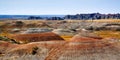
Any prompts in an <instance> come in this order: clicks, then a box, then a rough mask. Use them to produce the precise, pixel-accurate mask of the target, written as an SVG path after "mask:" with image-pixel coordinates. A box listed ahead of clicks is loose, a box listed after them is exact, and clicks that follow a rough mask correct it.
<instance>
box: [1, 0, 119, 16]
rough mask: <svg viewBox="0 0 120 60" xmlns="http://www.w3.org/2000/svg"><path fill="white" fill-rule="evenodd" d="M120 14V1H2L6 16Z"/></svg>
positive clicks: (2, 8) (2, 10)
mask: <svg viewBox="0 0 120 60" xmlns="http://www.w3.org/2000/svg"><path fill="white" fill-rule="evenodd" d="M96 12H100V13H120V0H0V14H1V15H2V14H4V15H63V14H64V15H65V14H77V13H96Z"/></svg>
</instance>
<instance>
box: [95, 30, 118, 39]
mask: <svg viewBox="0 0 120 60" xmlns="http://www.w3.org/2000/svg"><path fill="white" fill-rule="evenodd" d="M94 33H96V34H97V35H99V36H101V37H103V38H119V39H120V31H95V32H94Z"/></svg>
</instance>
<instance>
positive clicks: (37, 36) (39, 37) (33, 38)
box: [11, 32, 64, 43]
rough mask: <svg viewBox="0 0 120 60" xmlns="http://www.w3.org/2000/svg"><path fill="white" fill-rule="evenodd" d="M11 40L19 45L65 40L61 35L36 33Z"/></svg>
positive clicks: (17, 36) (20, 35)
mask: <svg viewBox="0 0 120 60" xmlns="http://www.w3.org/2000/svg"><path fill="white" fill-rule="evenodd" d="M11 38H12V39H14V40H15V41H17V42H19V43H27V42H38V41H51V40H64V39H63V38H61V37H60V36H59V35H57V34H55V33H52V32H46V33H34V34H18V35H14V36H12V37H11Z"/></svg>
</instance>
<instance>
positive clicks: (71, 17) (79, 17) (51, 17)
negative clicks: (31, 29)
mask: <svg viewBox="0 0 120 60" xmlns="http://www.w3.org/2000/svg"><path fill="white" fill-rule="evenodd" d="M2 19H13V20H14V19H24V20H37V19H41V20H95V19H120V14H119V13H118V14H100V13H91V14H76V15H0V20H2Z"/></svg>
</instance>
